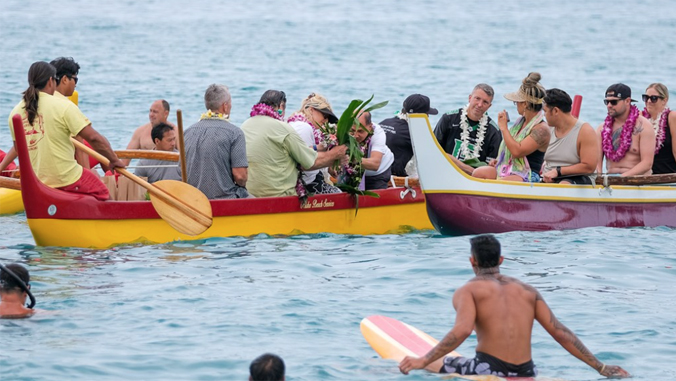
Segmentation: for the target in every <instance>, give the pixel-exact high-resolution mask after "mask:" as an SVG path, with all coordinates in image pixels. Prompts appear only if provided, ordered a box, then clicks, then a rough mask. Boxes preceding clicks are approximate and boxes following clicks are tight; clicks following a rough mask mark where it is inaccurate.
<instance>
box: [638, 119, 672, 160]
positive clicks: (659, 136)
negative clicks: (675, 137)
mask: <svg viewBox="0 0 676 381" xmlns="http://www.w3.org/2000/svg"><path fill="white" fill-rule="evenodd" d="M670 112H671V110H669V107H665V108H664V111H662V115H660V117H659V118H656V119H655V120H653V118H652V117H651V116H650V113H649V112H648V109H646V108H644V109H643V116H644V117H646V119H648V120H649V121H650V123H652V124H653V129H655V155H657V153H658V152H660V148H662V145H664V139H666V137H667V133H666V131H667V121H668V119H669V113H670Z"/></svg>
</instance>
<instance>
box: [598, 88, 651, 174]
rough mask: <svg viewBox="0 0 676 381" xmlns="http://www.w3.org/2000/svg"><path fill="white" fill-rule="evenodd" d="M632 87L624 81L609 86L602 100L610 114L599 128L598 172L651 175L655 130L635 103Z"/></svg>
mask: <svg viewBox="0 0 676 381" xmlns="http://www.w3.org/2000/svg"><path fill="white" fill-rule="evenodd" d="M632 102H636V101H635V100H633V99H631V89H630V88H629V86H627V85H625V84H623V83H616V84H614V85H611V86H610V87H608V90H606V97H605V99H604V100H603V103H605V105H606V108H607V110H608V116H607V117H606V120H605V122H604V123H602V124H601V125H600V126H599V127H598V129H597V130H596V134H597V137H598V140H599V145H600V146H599V148H600V150H599V151H600V153H599V161H598V166H597V172H599V173H601V172H602V171H603V159H604V158H605V159H606V173H609V174H620V175H621V176H636V175H649V174H651V173H652V170H651V168H652V165H653V158H654V155H655V131H654V130H653V128H652V125H651V124H650V122H649V121H648V120H647V119H646V118H645V117H643V116H641V114H640V112H639V111H638V108H637V107H636V106H634V105H632V104H631V103H632Z"/></svg>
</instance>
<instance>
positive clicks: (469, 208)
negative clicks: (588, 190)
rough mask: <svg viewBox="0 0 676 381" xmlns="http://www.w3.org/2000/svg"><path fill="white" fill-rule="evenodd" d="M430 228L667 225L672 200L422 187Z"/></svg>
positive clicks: (448, 231)
mask: <svg viewBox="0 0 676 381" xmlns="http://www.w3.org/2000/svg"><path fill="white" fill-rule="evenodd" d="M425 197H426V200H427V212H428V215H429V217H430V221H431V222H432V225H434V228H435V229H437V230H438V231H439V232H440V233H441V234H445V235H465V234H484V233H504V232H510V231H543V230H562V229H577V228H585V227H592V226H607V227H623V228H624V227H636V226H651V227H654V226H673V224H674V216H676V204H673V203H603V202H577V201H556V202H553V201H543V200H529V199H518V198H497V197H488V196H477V195H465V194H453V193H426V195H425Z"/></svg>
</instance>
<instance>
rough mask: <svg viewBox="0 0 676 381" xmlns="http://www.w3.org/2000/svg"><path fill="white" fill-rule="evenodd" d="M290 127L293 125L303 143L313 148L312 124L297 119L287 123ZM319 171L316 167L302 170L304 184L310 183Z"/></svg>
mask: <svg viewBox="0 0 676 381" xmlns="http://www.w3.org/2000/svg"><path fill="white" fill-rule="evenodd" d="M289 125H291V127H293V129H294V130H296V132H297V133H298V135H300V138H301V139H303V141H304V142H305V144H307V145H308V147H310V148H313V149H315V150H316V148H315V135H314V132H313V130H312V126H310V125H309V124H307V123H305V122H301V121H299V120H297V121H294V122H291V123H289ZM318 173H319V170H318V169H315V170H313V171H303V181H305V184H310V183H312V182H314V181H315V177H317V174H318Z"/></svg>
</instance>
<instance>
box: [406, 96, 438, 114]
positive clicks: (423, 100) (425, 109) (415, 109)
mask: <svg viewBox="0 0 676 381" xmlns="http://www.w3.org/2000/svg"><path fill="white" fill-rule="evenodd" d="M404 112H406V113H407V114H414V113H419V114H429V115H437V114H438V113H439V111H438V110H437V109H435V108H432V107H430V98H428V97H426V96H424V95H422V94H413V95H409V96H408V98H406V100H404Z"/></svg>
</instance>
